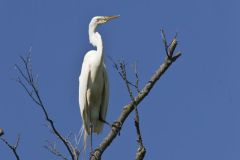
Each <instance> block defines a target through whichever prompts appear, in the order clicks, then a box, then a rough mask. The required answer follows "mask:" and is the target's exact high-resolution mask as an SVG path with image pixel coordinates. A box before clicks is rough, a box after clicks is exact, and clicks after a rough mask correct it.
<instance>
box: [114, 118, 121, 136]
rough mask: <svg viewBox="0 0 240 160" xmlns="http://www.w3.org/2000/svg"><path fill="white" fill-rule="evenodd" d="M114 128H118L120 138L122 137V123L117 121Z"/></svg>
mask: <svg viewBox="0 0 240 160" xmlns="http://www.w3.org/2000/svg"><path fill="white" fill-rule="evenodd" d="M112 127H115V128H116V130H117V132H118V136H120V129H121V127H122V122H119V121H115V122H113V124H112Z"/></svg>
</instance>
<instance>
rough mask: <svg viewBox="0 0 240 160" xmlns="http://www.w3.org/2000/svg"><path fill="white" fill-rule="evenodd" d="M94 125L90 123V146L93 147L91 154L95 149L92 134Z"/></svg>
mask: <svg viewBox="0 0 240 160" xmlns="http://www.w3.org/2000/svg"><path fill="white" fill-rule="evenodd" d="M92 130H93V124H92V122H90V134H91V135H90V145H91V152H92V151H93V148H92V133H93V131H92Z"/></svg>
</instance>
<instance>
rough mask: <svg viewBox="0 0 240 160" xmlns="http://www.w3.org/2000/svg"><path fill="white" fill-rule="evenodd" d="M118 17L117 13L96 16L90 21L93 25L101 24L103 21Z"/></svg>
mask: <svg viewBox="0 0 240 160" xmlns="http://www.w3.org/2000/svg"><path fill="white" fill-rule="evenodd" d="M118 17H119V15H117V16H96V17H93V18H92V20H91V23H92V24H95V25H98V24H103V23H106V22H108V21H109V20H112V19H115V18H118Z"/></svg>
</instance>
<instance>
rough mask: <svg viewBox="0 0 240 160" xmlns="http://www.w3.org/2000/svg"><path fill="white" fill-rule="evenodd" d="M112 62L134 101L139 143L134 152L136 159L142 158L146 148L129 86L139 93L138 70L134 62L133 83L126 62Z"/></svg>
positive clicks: (135, 107) (135, 108) (140, 159)
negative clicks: (129, 78) (128, 75)
mask: <svg viewBox="0 0 240 160" xmlns="http://www.w3.org/2000/svg"><path fill="white" fill-rule="evenodd" d="M112 62H113V63H114V66H115V67H114V68H115V69H116V70H117V72H118V73H119V75H120V76H121V78H122V79H123V81H124V82H125V85H126V87H127V91H128V94H129V96H130V99H131V101H132V102H134V110H135V118H134V124H135V128H136V132H137V137H138V138H137V142H138V145H139V148H138V149H137V153H136V158H135V159H136V160H142V159H143V158H144V156H145V153H146V149H145V147H144V145H143V142H142V135H141V131H140V124H139V121H140V120H139V114H138V109H137V105H136V104H135V100H134V96H133V92H132V90H131V87H130V85H131V86H133V87H134V88H136V90H137V93H138V94H139V93H140V90H139V86H138V83H139V76H138V72H137V65H136V63H135V64H134V74H135V77H136V83H135V84H133V83H131V82H130V81H129V80H128V78H127V69H126V63H125V62H124V61H119V64H117V63H116V62H114V61H113V60H112ZM140 157H141V158H140Z"/></svg>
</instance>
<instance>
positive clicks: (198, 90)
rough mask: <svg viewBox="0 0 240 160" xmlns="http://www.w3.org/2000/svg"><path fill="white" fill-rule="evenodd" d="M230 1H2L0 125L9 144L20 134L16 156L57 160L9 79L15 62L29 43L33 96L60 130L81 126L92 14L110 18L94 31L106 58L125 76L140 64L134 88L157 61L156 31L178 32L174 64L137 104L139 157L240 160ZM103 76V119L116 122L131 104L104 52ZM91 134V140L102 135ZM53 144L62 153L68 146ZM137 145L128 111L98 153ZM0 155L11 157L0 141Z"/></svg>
mask: <svg viewBox="0 0 240 160" xmlns="http://www.w3.org/2000/svg"><path fill="white" fill-rule="evenodd" d="M239 8H240V2H239V1H238V0H229V1H224V0H202V1H193V0H181V1H180V0H159V1H157V0H155V1H146V0H145V1H144V0H134V1H133V0H132V1H124V0H122V1H112V0H105V1H103V0H101V1H99V0H88V1H87V0H86V1H83V0H39V1H36V0H21V1H19V0H0V73H1V76H0V97H1V98H0V127H1V128H4V130H5V136H4V137H5V138H6V139H8V140H9V141H10V142H12V143H14V141H15V138H16V136H17V134H18V133H19V134H21V141H20V146H19V150H18V151H19V154H20V155H21V157H22V159H37V160H40V159H58V158H56V157H55V156H54V155H52V154H51V153H49V152H48V151H47V150H46V149H44V148H43V146H44V145H45V144H46V143H45V140H50V141H57V140H56V138H55V137H54V136H53V135H52V134H51V133H50V132H49V131H48V129H47V128H46V127H45V126H44V124H45V121H44V118H43V115H42V112H41V110H40V109H39V108H38V107H37V106H36V105H35V104H34V103H33V102H32V101H31V100H30V98H29V96H27V95H26V93H25V92H24V90H23V89H22V88H21V87H20V86H19V85H18V84H17V83H16V82H15V81H14V80H13V79H14V78H16V77H17V72H16V70H15V69H14V64H15V63H20V59H19V56H20V55H23V56H25V55H26V54H27V52H28V50H29V48H30V47H32V63H33V70H34V73H36V74H37V75H38V77H39V78H38V79H39V86H40V93H41V95H42V98H43V100H44V103H45V105H46V107H47V110H48V112H49V114H50V115H51V117H52V118H53V119H54V122H55V125H56V127H57V128H58V129H59V130H60V131H61V133H63V134H64V135H67V134H68V133H70V132H74V133H77V132H78V131H79V129H80V127H81V118H80V114H79V107H78V76H79V74H80V68H81V63H82V60H83V56H84V54H85V53H86V52H87V51H88V50H90V49H92V46H91V45H90V44H89V40H88V34H87V33H88V32H87V30H88V24H89V21H90V19H91V18H92V17H93V16H96V15H116V14H120V15H121V17H120V18H119V19H117V20H114V21H112V22H109V23H108V24H106V25H104V26H101V27H99V28H98V31H99V32H100V33H101V35H102V37H103V40H104V45H105V53H106V55H109V56H111V57H112V58H113V59H115V60H118V59H125V60H126V61H127V62H128V68H129V74H131V73H130V72H131V64H132V63H134V62H135V61H137V62H138V68H139V72H140V73H139V74H140V86H141V87H142V86H143V85H144V84H145V83H146V82H147V81H148V79H149V78H150V76H151V75H152V74H153V72H154V71H155V70H156V69H157V68H158V66H159V65H160V63H161V62H162V61H163V57H164V48H163V45H162V41H161V37H160V28H164V29H165V31H166V34H167V36H168V39H170V38H171V37H173V36H174V34H175V33H176V32H178V33H179V46H178V49H177V50H180V51H182V52H183V56H182V57H181V58H180V59H179V60H178V61H177V62H176V63H174V65H173V66H171V68H170V69H169V70H168V71H167V73H166V74H165V75H164V76H163V78H162V79H161V80H160V81H159V82H158V83H157V85H156V86H155V87H154V89H153V90H152V92H151V93H150V94H149V95H148V97H146V98H145V99H144V101H143V102H142V103H141V104H140V106H139V109H140V116H141V117H140V118H141V128H142V134H143V138H144V144H145V146H146V148H147V155H146V159H161V160H193V159H194V160H203V159H204V160H213V159H217V160H239V159H240V116H239V114H240V108H239V107H240V105H239V104H240V100H239V91H240V85H239V82H240V76H239V67H240V65H239V58H240V53H239V48H238V46H239V36H240V31H239V28H240V22H239V15H240V10H239ZM105 62H106V65H107V67H108V73H109V77H110V92H111V95H110V105H109V111H108V116H107V119H108V121H111V122H113V121H115V120H116V118H117V117H118V115H119V113H120V112H121V110H122V107H123V105H124V104H126V103H128V102H129V97H128V94H127V92H126V89H125V86H124V83H123V81H122V80H121V79H120V77H119V75H118V74H117V72H116V71H115V70H114V68H113V67H112V63H111V61H110V60H109V59H107V58H105ZM108 131H109V128H108V127H105V128H104V132H103V133H102V134H101V135H99V136H94V145H97V144H98V143H99V142H100V141H101V140H102V139H103V137H104V136H105V135H106V134H107V133H108ZM57 146H58V147H59V148H60V149H61V150H62V151H63V152H65V153H67V151H66V150H65V149H64V148H63V147H61V146H62V144H60V143H57ZM136 149H137V144H136V133H135V128H134V125H133V115H131V116H130V117H129V119H128V120H127V121H126V123H125V125H124V127H123V129H122V131H121V136H120V137H118V138H117V139H115V141H114V142H113V143H112V145H111V147H110V148H108V149H107V150H106V152H105V153H104V155H103V159H119V160H120V159H133V157H134V156H135V151H136ZM0 159H1V160H2V159H4V160H7V159H14V157H13V155H12V154H11V153H10V151H9V149H7V148H6V146H5V145H3V143H0Z"/></svg>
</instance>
